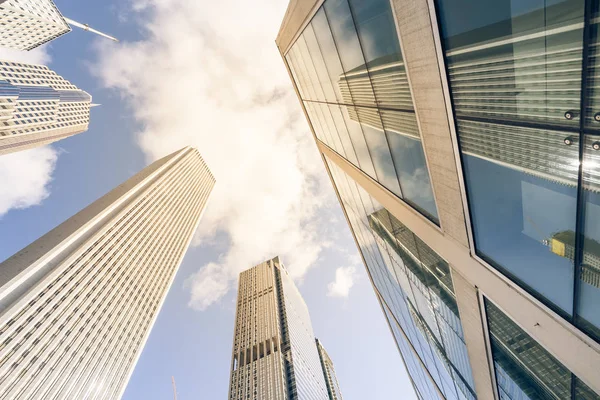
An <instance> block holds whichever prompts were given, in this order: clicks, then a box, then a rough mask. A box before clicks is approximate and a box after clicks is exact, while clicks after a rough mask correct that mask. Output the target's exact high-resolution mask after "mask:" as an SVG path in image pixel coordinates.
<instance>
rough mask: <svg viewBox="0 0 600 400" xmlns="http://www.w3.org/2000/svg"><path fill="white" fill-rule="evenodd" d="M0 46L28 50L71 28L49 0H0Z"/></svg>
mask: <svg viewBox="0 0 600 400" xmlns="http://www.w3.org/2000/svg"><path fill="white" fill-rule="evenodd" d="M0 25H1V26H2V29H1V30H0V47H10V48H13V49H18V50H31V49H34V48H36V47H38V46H40V45H42V44H44V43H46V42H49V41H51V40H53V39H55V38H57V37H59V36H62V35H64V34H65V33H68V32H70V31H71V28H70V27H69V24H67V22H66V21H65V19H64V18H63V16H62V15H61V13H60V11H58V8H56V5H55V4H54V1H52V0H5V1H0Z"/></svg>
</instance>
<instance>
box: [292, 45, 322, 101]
mask: <svg viewBox="0 0 600 400" xmlns="http://www.w3.org/2000/svg"><path fill="white" fill-rule="evenodd" d="M294 47H295V48H296V49H297V51H298V52H299V57H300V58H301V59H302V61H303V62H304V64H303V65H304V71H305V75H304V76H305V78H306V84H307V86H308V94H309V95H310V96H311V97H308V98H307V100H318V101H325V95H324V94H323V89H322V88H321V84H320V83H319V77H318V75H317V71H316V69H315V66H314V64H313V62H312V57H311V56H310V53H309V51H308V46H307V45H306V41H305V40H304V34H302V35H301V36H300V37H299V38H298V40H297V41H296V44H294Z"/></svg>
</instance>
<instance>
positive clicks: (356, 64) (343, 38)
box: [323, 0, 375, 105]
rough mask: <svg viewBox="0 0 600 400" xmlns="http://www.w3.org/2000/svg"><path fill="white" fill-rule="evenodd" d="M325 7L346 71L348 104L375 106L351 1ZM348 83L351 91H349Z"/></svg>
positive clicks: (332, 0) (336, 1)
mask: <svg viewBox="0 0 600 400" xmlns="http://www.w3.org/2000/svg"><path fill="white" fill-rule="evenodd" d="M323 7H324V8H325V13H326V15H327V19H328V20H329V26H330V27H331V33H332V34H333V38H334V40H335V44H336V45H337V49H338V53H339V55H340V60H341V61H342V66H343V67H344V72H345V73H346V74H345V76H340V82H342V83H343V85H341V87H340V91H341V93H342V98H343V101H344V103H348V104H352V103H354V104H356V105H359V104H365V105H375V95H374V94H373V87H372V86H371V81H370V80H369V74H368V72H367V71H366V69H365V59H364V57H363V53H362V49H361V47H360V42H359V41H358V36H357V34H356V29H355V27H354V20H353V19H352V14H351V13H350V8H349V7H348V2H347V0H327V1H326V2H325V5H324V6H323ZM348 86H349V88H350V91H349V92H346V90H345V89H346V87H348Z"/></svg>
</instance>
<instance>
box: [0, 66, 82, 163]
mask: <svg viewBox="0 0 600 400" xmlns="http://www.w3.org/2000/svg"><path fill="white" fill-rule="evenodd" d="M91 102H92V97H91V96H90V95H89V94H88V93H86V92H84V91H83V90H81V89H78V88H77V87H76V86H75V85H73V84H72V83H70V82H69V81H67V80H66V79H64V78H63V77H62V76H60V75H58V74H57V73H56V72H54V71H51V70H50V69H48V67H45V66H42V65H32V64H24V63H18V62H11V61H0V155H2V154H7V153H12V152H15V151H19V150H25V149H30V148H33V147H37V146H43V145H45V144H49V143H52V142H55V141H57V140H60V139H64V138H66V137H69V136H73V135H76V134H78V133H81V132H84V131H86V130H87V128H88V125H89V122H90V107H91Z"/></svg>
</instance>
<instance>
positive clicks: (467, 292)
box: [452, 269, 495, 400]
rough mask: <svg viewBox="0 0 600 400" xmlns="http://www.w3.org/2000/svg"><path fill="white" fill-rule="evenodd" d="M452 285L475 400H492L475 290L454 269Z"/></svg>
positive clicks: (485, 347)
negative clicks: (469, 366) (467, 354)
mask: <svg viewBox="0 0 600 400" xmlns="http://www.w3.org/2000/svg"><path fill="white" fill-rule="evenodd" d="M452 283H453V284H454V293H455V295H456V302H457V304H458V312H459V313H460V320H461V321H462V326H463V332H464V336H465V342H466V344H467V352H468V353H469V361H470V362H471V367H472V368H471V369H472V371H473V380H474V381H475V389H476V391H477V398H478V399H480V400H488V399H489V400H494V398H495V397H494V387H493V382H494V380H493V377H492V372H491V369H490V363H489V359H488V352H487V346H486V342H487V340H486V337H487V335H486V331H485V330H484V328H483V327H484V325H483V324H484V323H485V321H483V320H482V317H481V311H480V309H479V298H478V294H477V288H475V287H473V285H471V284H470V283H469V282H468V281H467V280H466V279H465V278H463V277H462V275H460V274H459V273H457V272H456V271H455V270H454V269H452Z"/></svg>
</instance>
